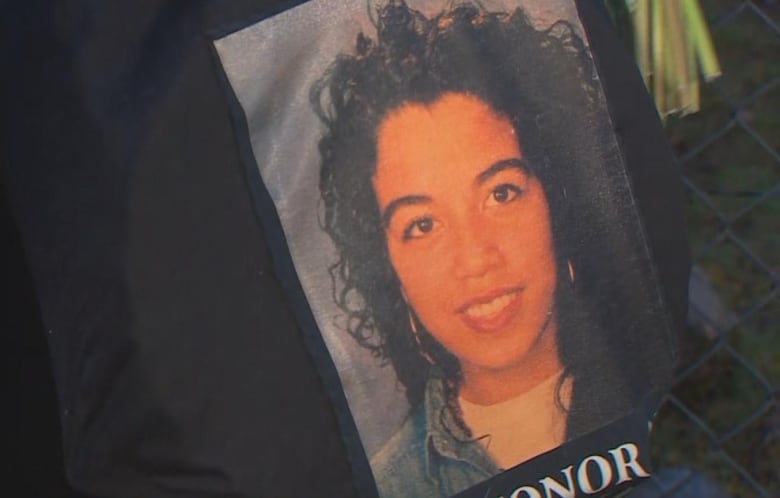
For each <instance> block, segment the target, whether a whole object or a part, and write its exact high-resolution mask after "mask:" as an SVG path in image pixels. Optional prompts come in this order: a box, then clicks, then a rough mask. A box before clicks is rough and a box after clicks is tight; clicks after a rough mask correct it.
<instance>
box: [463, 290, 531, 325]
mask: <svg viewBox="0 0 780 498" xmlns="http://www.w3.org/2000/svg"><path fill="white" fill-rule="evenodd" d="M522 290H523V289H522V288H519V287H516V288H512V289H508V290H502V291H499V292H496V293H491V295H488V296H486V297H480V298H476V299H473V300H471V301H470V302H468V303H466V304H464V305H463V306H461V307H460V308H458V314H459V315H460V316H461V318H462V319H463V320H464V321H465V322H466V324H467V325H468V326H469V327H471V328H474V329H477V330H480V331H484V332H492V331H494V330H497V329H500V328H502V327H503V326H504V325H506V324H507V323H508V322H509V321H510V320H511V319H512V317H514V315H515V311H516V310H517V309H518V307H519V306H520V303H521V299H520V294H521V292H522Z"/></svg>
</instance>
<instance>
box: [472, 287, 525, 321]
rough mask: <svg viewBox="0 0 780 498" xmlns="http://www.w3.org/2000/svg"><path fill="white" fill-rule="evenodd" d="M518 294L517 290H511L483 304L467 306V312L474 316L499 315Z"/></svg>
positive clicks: (487, 316)
mask: <svg viewBox="0 0 780 498" xmlns="http://www.w3.org/2000/svg"><path fill="white" fill-rule="evenodd" d="M515 296H517V292H510V293H509V294H504V295H503V296H499V297H497V298H495V299H493V300H492V301H488V302H487V303H483V304H475V305H472V306H469V307H468V308H466V314H467V315H468V316H470V317H472V318H489V317H491V316H492V315H497V314H499V313H500V312H501V311H503V310H504V308H506V307H507V306H508V305H509V303H511V302H512V300H513V299H514V298H515Z"/></svg>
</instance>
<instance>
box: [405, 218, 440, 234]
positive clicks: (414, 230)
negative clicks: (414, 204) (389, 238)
mask: <svg viewBox="0 0 780 498" xmlns="http://www.w3.org/2000/svg"><path fill="white" fill-rule="evenodd" d="M434 225H435V222H434V221H433V218H431V217H429V216H425V217H422V218H417V219H415V220H412V222H411V223H409V224H408V225H407V226H406V228H405V229H404V234H403V238H404V240H410V239H417V238H420V237H423V236H425V235H426V234H428V233H430V232H431V231H432V230H433V228H434Z"/></svg>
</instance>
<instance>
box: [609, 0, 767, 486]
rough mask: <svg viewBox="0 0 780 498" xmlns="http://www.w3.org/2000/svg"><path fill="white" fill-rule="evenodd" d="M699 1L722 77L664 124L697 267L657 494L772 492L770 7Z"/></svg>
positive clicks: (663, 416) (665, 420) (664, 425)
mask: <svg viewBox="0 0 780 498" xmlns="http://www.w3.org/2000/svg"><path fill="white" fill-rule="evenodd" d="M666 1H667V0H651V2H666ZM668 1H670V2H677V1H678V0H668ZM626 3H627V4H629V6H631V4H634V6H635V4H636V3H637V2H632V1H631V0H629V1H628V2H626ZM700 6H701V9H702V12H703V14H704V18H705V19H706V22H707V24H708V26H709V30H710V34H711V40H712V42H713V45H714V48H715V52H716V54H717V57H718V59H719V62H720V72H721V75H720V76H719V77H717V78H715V79H714V80H713V81H711V82H708V83H703V84H702V85H701V86H700V110H699V111H698V112H694V113H692V114H688V115H685V116H681V115H679V113H677V114H674V113H672V114H671V115H669V116H668V117H666V132H667V136H668V137H669V139H670V141H671V143H672V146H673V148H674V150H675V152H676V154H677V157H678V160H679V162H680V167H681V169H682V172H683V175H684V177H685V178H684V182H685V188H686V196H687V220H688V230H689V237H690V244H691V251H692V255H693V260H694V264H695V266H694V269H693V273H692V277H691V287H690V298H691V309H690V314H689V320H688V328H687V330H685V331H684V333H683V335H682V337H681V362H680V366H679V369H678V372H677V378H676V383H675V386H674V388H673V390H672V392H671V394H670V395H669V396H668V399H667V401H666V403H665V404H664V406H663V407H662V409H661V411H660V412H659V416H658V418H657V420H656V421H655V425H654V435H653V437H652V440H651V441H652V444H653V459H654V463H655V465H656V468H657V469H667V470H666V471H665V472H662V473H661V476H662V477H664V476H665V477H664V478H662V479H661V481H662V482H661V483H660V485H659V486H660V487H661V488H663V489H664V491H665V492H664V493H663V496H691V497H693V496H703V497H707V496H738V497H754V496H767V497H780V406H779V405H778V400H779V399H780V296H779V295H778V293H780V287H779V286H778V283H779V278H778V275H779V274H780V2H778V1H776V0H775V1H772V0H765V1H761V0H753V1H750V0H701V1H700ZM618 24H619V25H620V23H619V19H618ZM623 29H625V25H623ZM628 38H630V37H628ZM635 41H636V39H635V38H634V42H635ZM650 87H651V89H652V84H651V85H650ZM656 101H658V99H657V98H656ZM648 496H649V495H648Z"/></svg>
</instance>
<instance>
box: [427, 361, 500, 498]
mask: <svg viewBox="0 0 780 498" xmlns="http://www.w3.org/2000/svg"><path fill="white" fill-rule="evenodd" d="M444 382H445V380H444V377H443V375H442V374H441V372H439V371H438V369H434V370H433V371H432V372H431V375H430V378H429V380H428V384H427V386H426V392H425V420H426V427H425V430H426V442H427V444H426V445H425V451H426V470H427V473H428V477H429V478H430V479H432V480H433V481H438V482H439V483H440V484H442V485H444V487H445V488H446V487H449V486H447V483H449V482H453V478H454V476H448V475H447V474H448V473H450V472H453V471H454V469H455V468H457V466H452V465H446V460H454V461H457V462H462V463H464V464H467V465H469V466H471V467H473V469H474V470H475V471H477V472H478V473H481V474H484V478H485V479H487V478H488V477H491V476H494V475H496V474H498V473H499V472H500V469H498V467H497V466H496V464H495V463H494V462H493V459H492V458H491V457H490V455H488V453H487V452H486V451H485V449H484V448H483V447H482V445H481V444H480V443H479V442H478V441H475V440H474V439H472V438H471V437H470V436H469V435H468V434H466V432H465V431H464V430H463V429H462V428H461V427H460V425H459V424H458V423H457V422H456V420H455V414H453V413H452V410H450V409H448V408H447V406H446V396H445V390H444V389H445V388H444ZM455 491H457V490H452V491H451V492H455Z"/></svg>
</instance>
